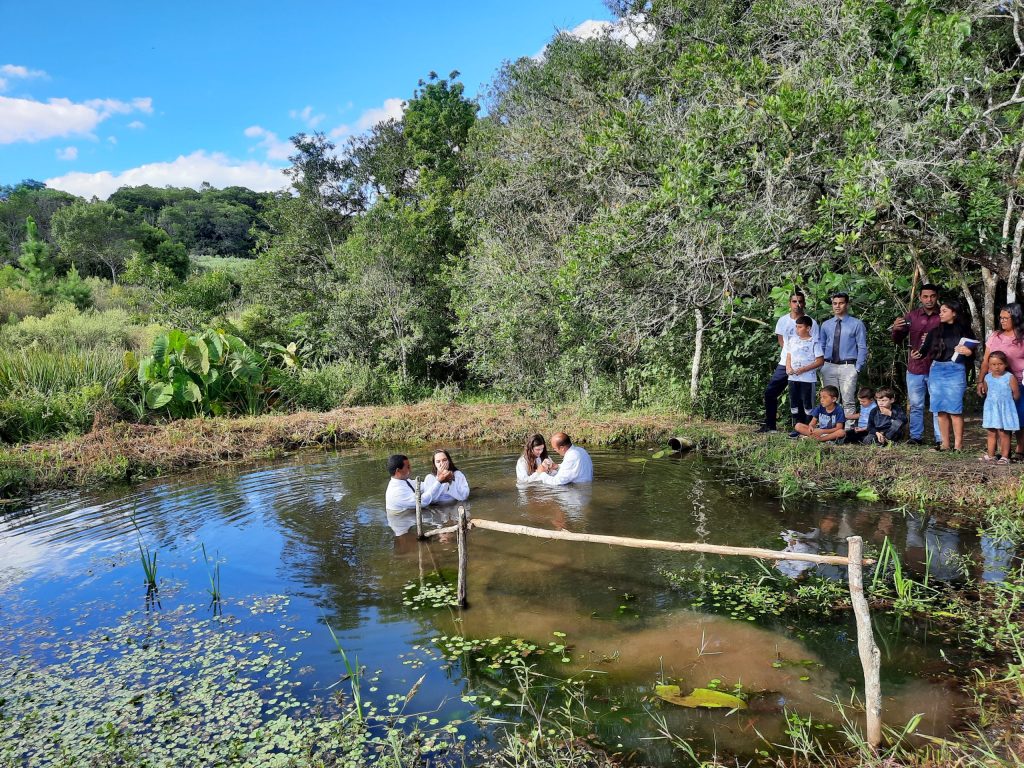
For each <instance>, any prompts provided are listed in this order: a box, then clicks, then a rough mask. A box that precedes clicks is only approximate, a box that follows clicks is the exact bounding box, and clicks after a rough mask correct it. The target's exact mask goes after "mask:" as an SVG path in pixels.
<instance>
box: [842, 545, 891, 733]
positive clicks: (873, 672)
mask: <svg viewBox="0 0 1024 768" xmlns="http://www.w3.org/2000/svg"><path fill="white" fill-rule="evenodd" d="M846 543H847V544H848V546H849V551H848V557H849V565H848V566H847V568H848V569H849V570H848V577H849V580H850V602H851V603H852V604H853V614H854V616H855V617H856V618H857V651H858V652H859V653H860V665H861V667H862V668H863V670H864V712H865V715H866V716H867V737H868V744H870V745H871V747H872V748H875V749H877V747H878V745H879V744H881V743H882V683H881V680H880V679H879V673H880V669H881V666H882V655H881V653H880V652H879V650H878V646H877V645H876V644H875V635H874V632H873V631H872V629H871V612H870V609H869V608H868V601H867V599H866V598H865V597H864V568H863V566H862V564H861V558H862V555H863V553H864V541H863V539H861V537H860V536H850V537H849V538H848V539H847V540H846Z"/></svg>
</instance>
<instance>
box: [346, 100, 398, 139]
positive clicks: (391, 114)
mask: <svg viewBox="0 0 1024 768" xmlns="http://www.w3.org/2000/svg"><path fill="white" fill-rule="evenodd" d="M404 111H405V101H404V100H403V99H384V103H383V104H382V105H381V106H379V107H371V108H370V109H368V110H366V111H365V112H363V114H361V115H360V116H359V119H358V120H356V130H357V131H365V130H366V129H368V128H373V126H375V125H377V123H383V122H386V121H387V120H401V119H402V113H403V112H404Z"/></svg>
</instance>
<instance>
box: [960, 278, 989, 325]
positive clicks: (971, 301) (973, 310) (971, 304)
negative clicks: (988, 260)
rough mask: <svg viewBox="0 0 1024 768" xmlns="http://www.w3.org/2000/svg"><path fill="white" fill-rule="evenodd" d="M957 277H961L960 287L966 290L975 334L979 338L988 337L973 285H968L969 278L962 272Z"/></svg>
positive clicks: (965, 298)
mask: <svg viewBox="0 0 1024 768" xmlns="http://www.w3.org/2000/svg"><path fill="white" fill-rule="evenodd" d="M983 271H984V270H983ZM957 277H959V278H960V289H961V290H962V291H963V292H964V300H965V301H966V302H967V306H968V308H969V309H970V312H971V330H972V331H974V335H975V336H977V337H978V338H979V339H985V338H986V337H985V334H984V329H983V328H982V325H981V318H979V317H978V304H977V302H975V301H974V294H972V293H971V287H970V286H969V285H967V279H966V278H965V277H964V275H963V273H962V272H961V273H959V274H958V275H957Z"/></svg>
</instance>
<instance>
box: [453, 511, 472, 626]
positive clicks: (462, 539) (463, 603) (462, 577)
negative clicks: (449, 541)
mask: <svg viewBox="0 0 1024 768" xmlns="http://www.w3.org/2000/svg"><path fill="white" fill-rule="evenodd" d="M466 531H467V525H466V508H465V507H463V506H462V505H459V528H458V532H457V534H456V535H457V536H458V540H459V586H458V592H457V595H456V597H457V599H458V602H459V607H460V608H468V607H469V603H468V602H467V600H466V571H467V570H468V569H469V556H468V552H467V551H466V550H467V546H466V545H467V541H466Z"/></svg>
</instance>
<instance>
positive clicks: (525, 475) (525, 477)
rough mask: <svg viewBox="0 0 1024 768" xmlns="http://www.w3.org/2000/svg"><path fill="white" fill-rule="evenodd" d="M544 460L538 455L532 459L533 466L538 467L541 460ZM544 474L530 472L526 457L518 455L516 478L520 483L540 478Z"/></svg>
mask: <svg viewBox="0 0 1024 768" xmlns="http://www.w3.org/2000/svg"><path fill="white" fill-rule="evenodd" d="M543 461H544V460H543V459H541V458H540V457H538V458H536V459H535V460H534V467H539V466H540V465H541V462H543ZM543 476H544V473H543V472H530V469H529V466H528V465H527V463H526V457H525V456H520V457H519V461H517V462H516V480H517V481H518V482H520V483H532V482H534V481H537V480H540V479H541V477H543Z"/></svg>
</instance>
